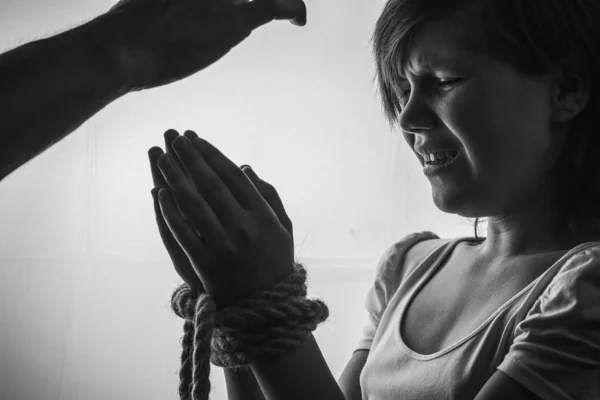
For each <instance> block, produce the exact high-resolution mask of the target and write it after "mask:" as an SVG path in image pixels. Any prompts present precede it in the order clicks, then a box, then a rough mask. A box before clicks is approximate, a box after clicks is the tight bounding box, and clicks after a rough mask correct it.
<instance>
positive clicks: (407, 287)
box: [356, 232, 600, 400]
mask: <svg viewBox="0 0 600 400" xmlns="http://www.w3.org/2000/svg"><path fill="white" fill-rule="evenodd" d="M430 239H439V237H438V236H437V235H435V234H434V233H432V232H420V233H414V234H411V235H408V236H406V237H405V238H403V239H402V240H400V241H399V242H397V243H395V244H394V245H392V246H391V247H390V248H389V249H388V250H386V252H385V253H384V255H383V256H382V258H381V259H380V261H379V263H378V265H377V268H376V274H375V281H374V283H373V286H372V287H371V288H370V289H369V291H368V293H367V296H366V299H365V306H366V308H367V311H368V313H366V314H367V315H366V320H367V321H368V322H367V323H366V324H365V326H364V329H363V333H362V337H361V339H360V341H359V342H358V346H357V347H356V350H359V349H370V352H369V356H368V358H367V361H366V364H365V365H364V367H363V370H362V373H361V374H360V386H361V391H362V399H363V400H425V399H432V400H438V399H439V400H471V399H474V398H475V396H476V395H477V393H478V392H479V391H480V390H481V388H482V387H483V386H484V384H485V383H486V382H487V380H488V379H489V378H491V376H492V375H493V374H494V372H495V371H496V370H497V369H498V370H500V371H502V372H504V373H505V374H507V375H508V376H510V377H511V378H513V379H514V380H516V381H518V382H519V383H521V384H522V385H523V386H525V387H526V388H527V389H529V390H531V391H532V392H533V393H535V394H537V395H538V396H540V397H541V398H542V399H544V400H592V399H593V400H598V399H600V242H587V243H582V244H580V245H578V246H576V247H575V248H573V249H571V250H570V251H569V252H567V253H566V254H565V255H564V256H563V257H561V258H560V259H559V260H558V261H557V262H556V263H554V264H553V265H552V266H551V267H550V268H548V270H546V271H545V272H544V273H543V274H542V275H541V276H539V277H538V278H537V279H536V280H535V281H533V282H531V284H529V285H528V286H527V287H525V288H524V289H523V290H521V291H520V292H519V293H517V294H516V295H515V296H513V297H512V298H511V299H510V300H508V301H507V302H506V303H505V304H504V305H503V306H501V307H500V308H499V309H498V310H496V312H495V313H493V314H492V315H491V316H490V317H489V318H488V319H487V320H486V321H485V322H483V323H482V324H481V325H480V326H479V327H478V328H477V329H475V331H473V332H472V333H471V334H470V335H468V336H466V337H465V338H463V339H462V340H460V341H459V342H458V343H455V344H454V345H452V346H450V347H448V348H446V349H444V350H442V351H439V352H437V353H434V354H429V355H423V354H418V353H416V352H414V351H412V350H411V349H409V348H408V347H407V346H406V345H405V344H404V343H403V341H402V338H401V337H400V318H401V315H402V313H403V312H404V309H405V308H406V305H407V303H408V302H409V301H410V300H412V298H413V297H414V296H415V294H416V292H417V291H418V290H420V288H421V287H422V286H423V285H424V284H425V283H426V282H427V281H428V280H429V278H431V277H432V276H433V275H434V274H435V272H436V270H437V269H438V267H439V266H440V264H441V262H442V261H443V260H444V259H445V257H446V256H448V255H450V253H451V252H452V249H453V248H454V246H456V244H457V243H459V242H461V241H475V238H473V237H464V238H458V239H445V240H444V243H443V244H442V245H441V246H439V247H437V248H436V249H435V250H433V251H432V252H431V253H430V254H428V255H427V256H426V257H425V258H424V260H423V261H422V262H421V263H419V264H418V265H415V266H412V267H408V266H407V265H405V263H404V255H405V253H406V251H407V250H408V249H409V248H410V247H411V246H412V245H414V244H415V243H416V242H419V241H422V240H430Z"/></svg>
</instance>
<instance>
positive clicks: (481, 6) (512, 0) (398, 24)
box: [371, 0, 600, 237]
mask: <svg viewBox="0 0 600 400" xmlns="http://www.w3.org/2000/svg"><path fill="white" fill-rule="evenodd" d="M471 7H472V8H471ZM468 9H471V10H473V11H474V12H475V13H480V14H478V15H477V16H474V17H472V18H471V19H470V21H473V23H472V25H471V26H470V27H469V28H472V29H473V31H471V33H475V34H476V35H473V36H471V37H481V38H482V41H483V46H481V47H480V48H479V50H481V51H483V52H485V54H487V55H489V56H491V57H493V58H495V59H498V60H501V61H503V62H508V63H510V64H511V65H512V66H513V67H515V68H516V69H517V70H518V71H520V72H521V73H523V74H524V75H526V76H529V77H537V76H541V75H543V74H546V73H549V72H550V71H551V70H552V69H553V68H555V67H556V66H558V65H560V64H561V63H562V62H563V61H566V60H570V61H572V62H573V65H576V66H577V68H580V69H581V70H580V71H581V72H583V73H584V74H585V76H586V77H587V78H588V81H587V82H588V83H589V84H590V85H591V88H590V90H591V91H590V98H589V100H588V104H587V105H586V107H585V109H584V110H583V111H582V112H580V113H579V114H578V115H577V116H576V117H575V118H574V119H573V120H572V121H571V130H570V132H569V133H568V134H567V137H566V140H565V142H564V144H563V147H562V149H561V155H560V157H559V161H558V162H557V163H556V165H555V166H554V168H553V169H552V171H551V172H550V173H551V177H552V179H553V182H555V188H556V196H557V201H558V202H559V204H560V207H561V209H562V210H564V211H565V218H566V220H567V222H568V226H569V229H570V231H571V232H572V233H575V234H578V235H579V234H583V235H592V236H598V235H600V135H598V133H597V132H596V127H597V126H598V124H599V123H600V120H599V118H600V102H599V99H598V92H599V90H598V89H600V88H599V87H598V86H599V82H598V79H597V76H598V75H597V74H598V71H599V70H600V2H599V1H597V0H568V1H567V0H565V1H548V0H388V2H387V3H386V5H385V7H384V9H383V11H382V13H381V15H380V17H379V19H378V20H377V24H376V26H375V30H374V33H373V37H372V39H371V40H372V42H373V55H374V58H375V62H376V76H375V79H376V80H377V81H378V88H377V89H378V91H379V94H380V97H381V100H382V103H383V112H384V114H385V117H386V118H387V120H388V123H389V124H390V127H391V128H393V126H394V124H396V123H397V122H398V118H399V115H400V112H401V110H402V109H401V105H400V102H399V100H400V99H399V98H398V96H397V93H398V91H397V90H396V89H397V84H398V79H397V77H398V76H399V75H401V68H402V64H403V62H402V60H403V54H405V52H406V50H407V49H408V46H410V43H411V41H412V38H413V36H414V34H415V31H416V29H417V28H419V26H421V25H422V24H423V23H424V22H427V21H430V20H435V19H437V18H441V17H443V16H444V15H448V14H450V13H454V12H457V11H461V10H468ZM478 222H479V218H476V219H475V225H474V230H475V237H478V236H477V224H478Z"/></svg>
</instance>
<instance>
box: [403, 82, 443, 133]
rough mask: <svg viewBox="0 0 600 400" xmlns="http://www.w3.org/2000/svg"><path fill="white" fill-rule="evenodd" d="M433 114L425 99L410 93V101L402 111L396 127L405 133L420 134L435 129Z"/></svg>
mask: <svg viewBox="0 0 600 400" xmlns="http://www.w3.org/2000/svg"><path fill="white" fill-rule="evenodd" d="M435 121H436V118H435V113H434V112H433V111H432V109H431V107H430V106H429V105H428V104H427V102H426V101H425V99H424V98H423V97H422V96H420V95H419V94H417V93H416V92H413V93H411V95H410V99H409V100H408V103H407V104H406V106H405V107H404V108H403V109H402V112H401V113H400V117H399V118H398V125H399V127H400V129H402V131H404V132H406V133H412V134H416V133H420V132H423V131H427V130H432V129H434V128H435Z"/></svg>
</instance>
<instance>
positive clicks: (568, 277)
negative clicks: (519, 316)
mask: <svg viewBox="0 0 600 400" xmlns="http://www.w3.org/2000/svg"><path fill="white" fill-rule="evenodd" d="M498 369H499V370H500V371H502V372H504V373H505V374H507V375H508V376H510V377H511V378H513V379H514V380H516V381H518V382H520V383H521V384H522V385H523V386H525V387H526V388H527V389H529V390H531V391H532V392H534V393H535V394H537V395H538V396H540V397H541V398H543V399H544V400H583V399H600V246H593V247H590V248H587V249H586V250H584V251H582V252H580V253H576V254H575V255H574V256H573V257H572V258H571V259H570V260H568V261H567V262H566V263H565V265H564V266H563V267H562V268H561V269H560V271H559V272H558V273H557V274H556V276H555V277H554V278H553V279H552V281H551V282H550V284H549V285H548V286H547V287H546V289H545V291H544V292H543V294H542V295H541V296H540V297H539V298H538V299H537V300H536V302H535V303H534V305H533V306H532V308H531V309H530V310H529V312H528V313H527V315H526V317H525V318H524V319H523V320H522V321H521V322H520V323H519V324H518V325H517V327H516V328H515V339H514V341H513V343H512V345H511V347H510V349H509V352H508V354H507V355H506V356H505V358H504V360H503V361H502V363H501V364H500V365H499V366H498Z"/></svg>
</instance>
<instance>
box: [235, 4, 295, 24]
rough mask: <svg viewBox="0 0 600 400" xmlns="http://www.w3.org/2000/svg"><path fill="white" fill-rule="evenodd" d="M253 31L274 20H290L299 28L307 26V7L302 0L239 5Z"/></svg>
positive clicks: (243, 16)
mask: <svg viewBox="0 0 600 400" xmlns="http://www.w3.org/2000/svg"><path fill="white" fill-rule="evenodd" d="M237 8H238V10H239V12H240V14H241V17H242V18H243V19H244V20H245V22H246V24H247V25H248V26H249V28H250V29H251V30H254V29H256V28H258V27H259V26H262V25H264V24H266V23H268V22H271V21H272V20H274V19H276V20H282V19H288V20H290V22H291V23H292V24H294V25H297V26H304V25H306V5H305V4H304V2H303V1H302V0H254V1H250V2H244V3H242V4H239V5H237Z"/></svg>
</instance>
